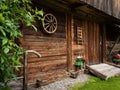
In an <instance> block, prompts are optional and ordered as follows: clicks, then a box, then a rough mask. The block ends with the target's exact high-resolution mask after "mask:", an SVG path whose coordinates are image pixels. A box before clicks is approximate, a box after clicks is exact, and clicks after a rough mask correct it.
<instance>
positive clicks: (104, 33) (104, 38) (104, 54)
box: [102, 25, 107, 62]
mask: <svg viewBox="0 0 120 90" xmlns="http://www.w3.org/2000/svg"><path fill="white" fill-rule="evenodd" d="M102 54H103V62H106V60H107V57H106V56H107V54H106V26H105V25H103V52H102Z"/></svg>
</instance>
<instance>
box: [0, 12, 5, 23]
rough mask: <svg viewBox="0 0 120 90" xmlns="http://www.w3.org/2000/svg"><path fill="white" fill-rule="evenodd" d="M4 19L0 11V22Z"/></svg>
mask: <svg viewBox="0 0 120 90" xmlns="http://www.w3.org/2000/svg"><path fill="white" fill-rule="evenodd" d="M4 21H5V18H4V17H3V14H2V13H0V22H4Z"/></svg>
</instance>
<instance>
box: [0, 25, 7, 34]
mask: <svg viewBox="0 0 120 90" xmlns="http://www.w3.org/2000/svg"><path fill="white" fill-rule="evenodd" d="M0 31H1V32H2V34H3V35H4V36H6V33H5V32H4V30H3V27H2V26H0Z"/></svg>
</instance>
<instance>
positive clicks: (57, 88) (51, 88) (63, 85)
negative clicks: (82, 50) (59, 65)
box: [37, 74, 89, 90]
mask: <svg viewBox="0 0 120 90" xmlns="http://www.w3.org/2000/svg"><path fill="white" fill-rule="evenodd" d="M88 77H89V76H88V75H86V74H79V75H78V77H77V78H76V79H73V78H70V77H68V78H66V79H63V80H61V81H56V82H54V83H51V84H48V85H46V86H43V87H41V88H38V89H37V90H67V89H68V88H70V87H72V86H74V85H75V84H77V83H78V82H85V81H87V80H88Z"/></svg>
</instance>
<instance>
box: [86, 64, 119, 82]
mask: <svg viewBox="0 0 120 90" xmlns="http://www.w3.org/2000/svg"><path fill="white" fill-rule="evenodd" d="M87 68H88V70H89V71H90V72H91V73H93V74H94V75H96V76H98V77H100V78H101V79H104V80H107V79H108V78H110V77H114V76H116V75H118V74H120V68H118V67H116V66H113V65H109V64H105V63H101V64H95V65H90V66H87Z"/></svg>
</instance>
